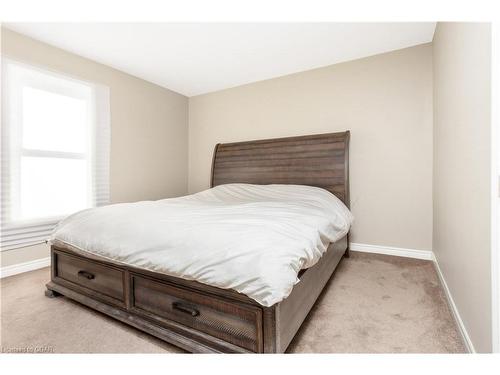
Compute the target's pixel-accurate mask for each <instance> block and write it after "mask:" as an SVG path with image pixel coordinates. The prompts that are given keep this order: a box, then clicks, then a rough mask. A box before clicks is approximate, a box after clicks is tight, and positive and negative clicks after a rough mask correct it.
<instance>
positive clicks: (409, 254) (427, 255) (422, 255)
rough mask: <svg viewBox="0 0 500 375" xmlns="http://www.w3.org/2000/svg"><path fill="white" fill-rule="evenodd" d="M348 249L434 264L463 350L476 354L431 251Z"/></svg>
mask: <svg viewBox="0 0 500 375" xmlns="http://www.w3.org/2000/svg"><path fill="white" fill-rule="evenodd" d="M349 249H350V250H351V251H359V252H363V253H375V254H385V255H393V256H398V257H406V258H416V259H424V260H430V261H432V262H433V263H434V267H435V269H436V273H437V274H438V277H439V281H440V282H441V285H442V286H443V290H444V293H445V296H446V299H447V301H448V306H449V307H450V310H451V313H452V314H453V318H454V319H455V322H456V323H457V327H458V331H459V332H460V335H461V336H462V341H463V342H464V345H465V348H466V349H467V351H468V352H469V353H476V350H475V348H474V344H473V343H472V341H471V339H470V336H469V334H468V332H467V329H466V328H465V325H464V322H463V320H462V318H461V317H460V313H459V312H458V309H457V305H455V301H454V300H453V297H452V295H451V292H450V289H449V288H448V284H446V280H445V278H444V276H443V273H442V272H441V268H440V267H439V263H438V262H437V259H436V257H435V256H434V253H433V252H432V251H431V250H415V249H404V248H400V247H389V246H377V245H366V244H360V243H351V244H350V245H349Z"/></svg>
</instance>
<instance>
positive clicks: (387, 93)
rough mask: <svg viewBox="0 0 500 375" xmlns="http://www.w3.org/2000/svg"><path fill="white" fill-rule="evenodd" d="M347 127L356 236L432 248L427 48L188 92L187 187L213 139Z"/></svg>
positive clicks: (200, 175) (204, 176)
mask: <svg viewBox="0 0 500 375" xmlns="http://www.w3.org/2000/svg"><path fill="white" fill-rule="evenodd" d="M346 129H349V130H351V154H350V157H351V159H350V162H351V164H350V166H351V171H350V172H351V174H350V177H351V208H352V210H353V212H354V215H355V218H356V221H355V224H354V227H353V236H352V241H353V242H357V243H364V244H373V245H383V246H396V247H404V248H411V249H425V250H430V249H431V246H432V46H431V45H430V44H426V45H420V46H416V47H412V48H407V49H404V50H399V51H395V52H391V53H386V54H382V55H377V56H373V57H369V58H365V59H361V60H356V61H351V62H346V63H342V64H336V65H332V66H328V67H325V68H321V69H316V70H311V71H307V72H302V73H298V74H293V75H289V76H285V77H280V78H276V79H271V80H267V81H263V82H258V83H253V84H249V85H245V86H240V87H236V88H232V89H228V90H223V91H219V92H215V93H210V94H205V95H201V96H196V97H192V98H190V99H189V191H190V192H191V193H193V192H197V191H200V190H202V189H205V188H207V187H208V186H209V174H210V164H211V158H212V152H213V148H214V145H215V144H216V143H218V142H231V141H242V140H250V139H258V138H267V137H280V136H292V135H301V134H312V133H321V132H335V131H343V130H346Z"/></svg>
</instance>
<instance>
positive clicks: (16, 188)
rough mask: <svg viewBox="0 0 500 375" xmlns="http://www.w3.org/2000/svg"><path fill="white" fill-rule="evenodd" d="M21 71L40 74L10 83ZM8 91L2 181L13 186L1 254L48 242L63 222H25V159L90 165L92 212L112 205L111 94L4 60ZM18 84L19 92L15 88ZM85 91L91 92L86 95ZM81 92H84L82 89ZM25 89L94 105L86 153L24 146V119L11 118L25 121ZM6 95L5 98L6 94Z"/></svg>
mask: <svg viewBox="0 0 500 375" xmlns="http://www.w3.org/2000/svg"><path fill="white" fill-rule="evenodd" d="M15 66H20V67H22V68H25V69H29V70H31V71H32V72H33V73H34V74H33V76H32V77H28V79H27V80H25V79H19V77H16V79H14V80H11V79H9V76H8V75H7V74H9V73H10V72H8V69H9V67H15ZM40 73H42V74H44V75H48V76H52V77H55V78H58V79H59V80H60V79H63V80H64V81H65V82H68V81H70V83H71V82H74V83H76V84H78V85H77V86H76V85H75V88H74V89H73V88H72V87H71V84H70V85H63V84H58V80H57V79H55V80H50V79H49V80H47V79H44V78H41V76H40ZM30 75H31V73H30ZM2 76H3V82H2V90H4V89H7V90H8V91H9V94H12V93H16V95H15V96H14V97H12V95H2V107H3V109H4V110H3V111H2V171H1V176H2V181H4V179H5V181H7V183H6V184H5V183H4V184H3V185H2V187H3V188H4V190H2V191H1V197H2V214H1V250H2V251H4V250H11V249H14V248H18V247H25V246H30V245H34V244H37V243H42V242H45V241H46V240H47V239H48V237H49V236H50V233H51V232H52V230H53V228H54V227H55V225H56V224H57V223H58V222H59V221H60V220H61V219H62V218H63V217H61V216H52V217H51V216H47V217H44V218H40V219H38V218H37V219H27V220H19V219H16V218H19V212H18V211H17V210H18V209H19V208H20V207H21V205H20V201H19V199H20V194H19V192H20V188H21V186H20V173H19V171H20V163H21V158H22V157H23V156H34V157H51V158H62V159H84V160H87V181H89V182H90V183H89V186H88V188H89V192H88V194H87V199H88V202H87V206H88V207H96V206H102V205H105V204H108V203H109V143H110V113H109V111H110V107H109V88H107V87H105V86H102V85H97V84H93V83H90V82H86V81H82V80H79V79H75V78H73V77H69V76H67V75H63V74H59V73H54V72H52V71H49V70H46V69H42V68H39V67H35V66H32V65H28V64H24V63H21V62H18V61H15V60H12V59H9V58H5V57H3V58H2ZM13 81H14V82H17V83H14V84H15V85H16V84H17V85H18V87H16V86H14V87H12V84H13ZM82 85H85V86H87V87H88V88H89V90H88V91H87V90H82V89H81V87H82ZM78 86H79V87H78ZM23 87H31V88H34V89H40V90H45V91H49V92H52V93H55V94H62V95H65V96H69V97H75V98H79V99H85V100H86V101H87V102H88V103H91V108H90V112H89V113H90V116H89V118H88V119H87V120H88V122H89V123H88V124H87V125H88V126H87V131H88V134H87V136H86V138H87V142H86V144H87V145H86V146H87V147H86V149H85V151H84V152H66V151H51V150H40V149H27V148H24V147H23V145H22V118H9V117H8V115H12V113H6V112H7V109H9V110H10V109H12V108H14V112H15V113H16V114H17V117H22V115H21V114H22V108H19V106H21V100H22V98H21V95H22V90H23ZM4 94H5V93H4Z"/></svg>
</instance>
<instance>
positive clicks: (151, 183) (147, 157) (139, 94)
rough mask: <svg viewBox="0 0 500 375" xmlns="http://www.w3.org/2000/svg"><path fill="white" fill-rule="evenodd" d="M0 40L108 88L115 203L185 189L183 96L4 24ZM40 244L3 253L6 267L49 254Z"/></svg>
mask: <svg viewBox="0 0 500 375" xmlns="http://www.w3.org/2000/svg"><path fill="white" fill-rule="evenodd" d="M1 40H2V55H3V56H5V57H9V58H12V59H15V60H18V61H22V62H26V63H30V64H34V65H37V66H39V67H44V68H48V69H51V70H54V71H57V72H61V73H65V74H68V75H71V76H74V77H77V78H80V79H83V80H88V81H92V82H98V83H101V84H104V85H107V86H109V87H110V100H111V166H110V167H111V168H110V185H111V186H110V188H111V200H112V202H113V203H116V202H131V201H137V200H144V199H159V198H165V197H172V196H178V195H183V194H185V193H186V192H187V157H188V155H187V147H188V133H187V131H188V99H187V98H186V97H185V96H183V95H180V94H177V93H175V92H173V91H170V90H167V89H164V88H162V87H160V86H157V85H154V84H152V83H149V82H146V81H143V80H141V79H139V78H136V77H133V76H130V75H128V74H125V73H123V72H120V71H118V70H115V69H112V68H110V67H108V66H105V65H102V64H98V63H96V62H93V61H91V60H87V59H85V58H82V57H80V56H77V55H74V54H72V53H69V52H66V51H63V50H61V49H58V48H54V47H52V46H49V45H47V44H44V43H41V42H39V41H36V40H33V39H30V38H28V37H25V36H23V35H20V34H17V33H15V32H12V31H10V30H7V29H5V28H3V29H2V36H1ZM42 249H43V250H41V249H40V246H38V247H36V248H25V249H18V250H12V251H8V252H5V253H3V254H2V266H6V265H10V264H15V263H17V262H22V261H27V260H32V259H36V258H40V256H41V255H42V254H43V256H47V255H48V252H47V249H46V247H42ZM28 254H29V255H28Z"/></svg>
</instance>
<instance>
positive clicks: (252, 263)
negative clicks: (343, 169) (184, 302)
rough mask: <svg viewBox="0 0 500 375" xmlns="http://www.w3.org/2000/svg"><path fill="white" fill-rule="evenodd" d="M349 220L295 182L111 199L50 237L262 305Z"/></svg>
mask: <svg viewBox="0 0 500 375" xmlns="http://www.w3.org/2000/svg"><path fill="white" fill-rule="evenodd" d="M352 220H353V217H352V215H351V213H350V212H349V210H348V209H347V207H346V206H345V205H344V204H343V203H342V202H341V201H340V200H339V199H338V198H336V197H335V196H334V195H333V194H331V193H329V192H328V191H326V190H323V189H320V188H314V187H310V186H299V185H248V184H229V185H221V186H217V187H215V188H213V189H209V190H205V191H202V192H200V193H197V194H193V195H188V196H185V197H180V198H172V199H164V200H159V201H144V202H137V203H123V204H114V205H109V206H105V207H100V208H94V209H88V210H85V211H81V212H78V213H77V214H74V215H72V216H70V217H68V218H66V219H65V220H63V221H62V222H61V223H60V224H59V225H58V226H57V228H56V229H55V231H54V233H53V236H52V239H53V240H58V241H61V242H64V243H66V244H69V245H71V246H73V247H75V248H77V249H80V250H81V251H84V252H89V253H93V254H97V255H100V256H103V257H106V258H109V259H113V260H115V261H118V262H122V263H126V264H129V265H133V266H136V267H139V268H143V269H148V270H152V271H155V272H161V273H164V274H168V275H172V276H176V277H180V278H183V279H189V280H196V281H199V282H201V283H204V284H208V285H212V286H215V287H219V288H225V289H234V290H236V291H238V292H241V293H244V294H246V295H247V296H248V297H250V298H252V299H254V300H255V301H257V302H258V303H260V304H261V305H263V306H271V305H273V304H275V303H277V302H280V301H281V300H283V299H285V298H286V297H287V296H288V295H289V294H290V292H291V290H292V288H293V286H294V285H295V284H296V283H297V282H298V279H297V274H298V272H299V271H300V270H301V269H303V268H308V267H311V266H313V265H314V264H315V263H316V262H317V261H318V260H319V259H320V257H321V256H322V254H323V253H324V252H325V250H326V249H327V246H328V244H329V243H330V242H335V241H336V240H338V239H340V238H342V237H343V236H344V235H345V234H346V233H347V232H348V230H349V227H350V225H351V223H352Z"/></svg>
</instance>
